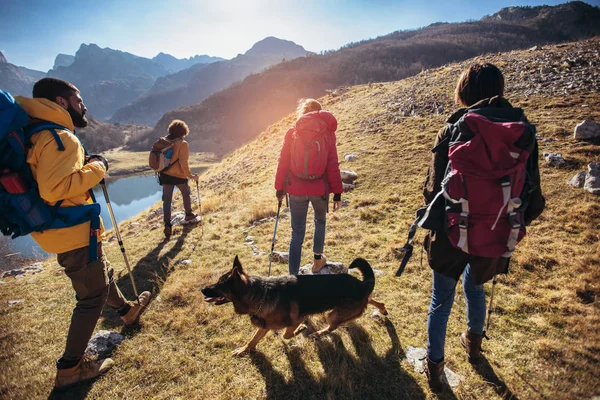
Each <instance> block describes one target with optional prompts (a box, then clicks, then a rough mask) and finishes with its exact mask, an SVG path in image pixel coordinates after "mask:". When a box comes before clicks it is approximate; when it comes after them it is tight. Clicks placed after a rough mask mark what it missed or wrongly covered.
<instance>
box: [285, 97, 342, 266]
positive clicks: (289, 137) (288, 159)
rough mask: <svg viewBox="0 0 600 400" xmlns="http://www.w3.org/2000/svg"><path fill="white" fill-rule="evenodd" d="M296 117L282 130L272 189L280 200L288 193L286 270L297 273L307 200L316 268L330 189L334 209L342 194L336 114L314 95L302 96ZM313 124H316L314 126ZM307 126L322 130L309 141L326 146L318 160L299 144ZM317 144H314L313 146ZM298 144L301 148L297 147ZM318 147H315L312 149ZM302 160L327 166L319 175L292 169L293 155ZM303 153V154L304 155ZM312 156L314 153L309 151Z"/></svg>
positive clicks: (321, 257)
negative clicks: (311, 212) (311, 216)
mask: <svg viewBox="0 0 600 400" xmlns="http://www.w3.org/2000/svg"><path fill="white" fill-rule="evenodd" d="M297 114H298V121H297V122H296V125H295V126H294V127H292V128H290V129H289V130H288V131H287V133H286V134H285V138H284V140H283V147H282V148H281V153H280V156H279V164H278V166H277V175H276V177H275V190H276V191H277V193H276V194H277V198H278V200H279V201H282V199H283V197H284V196H285V194H286V193H288V194H289V195H290V197H289V200H290V213H291V222H292V239H291V241H290V254H289V272H290V274H297V273H298V271H299V269H300V260H301V258H302V242H303V241H304V234H305V232H306V216H307V213H308V205H309V203H310V204H311V205H312V208H313V210H314V213H315V230H314V238H313V253H314V261H313V264H312V271H313V272H318V271H319V270H321V268H323V267H324V266H325V264H326V262H327V260H326V258H325V255H324V254H323V248H324V245H325V216H326V213H327V209H328V205H327V204H328V202H329V193H333V211H336V210H338V209H339V208H340V205H341V196H342V192H343V191H344V188H343V185H342V178H341V175H340V168H339V166H338V156H337V147H336V138H335V130H336V129H337V120H336V119H335V117H334V116H333V115H332V114H331V113H329V112H327V111H324V110H322V109H321V104H320V103H319V102H318V101H316V100H314V99H306V100H301V101H300V103H299V106H298V110H297ZM315 127H316V128H315ZM305 128H306V129H317V130H318V129H322V130H323V131H322V133H320V134H319V133H318V132H317V133H316V134H317V136H319V135H322V136H320V137H321V138H320V139H317V141H318V142H319V143H316V142H315V141H312V142H311V143H312V146H313V148H315V149H318V148H320V147H321V146H322V147H324V148H326V149H327V152H326V154H322V156H323V157H325V158H321V159H320V161H319V160H316V161H313V160H309V159H308V158H309V152H308V150H306V153H304V151H305V147H304V145H302V146H298V145H297V143H298V142H299V141H300V139H298V138H297V135H298V132H299V130H302V131H303V132H304V131H305ZM315 145H316V146H315ZM300 147H301V148H300ZM314 151H317V150H314ZM293 152H300V153H299V154H300V157H299V159H301V160H304V167H303V168H307V167H308V163H311V162H313V164H314V163H323V164H324V165H325V166H326V168H325V172H324V173H323V174H322V175H317V176H312V175H311V176H304V175H303V174H302V173H297V172H296V173H295V172H293V171H295V168H294V166H293V164H294V159H298V155H297V154H292V153H293ZM304 154H306V158H304ZM310 154H311V157H313V156H315V154H316V153H310Z"/></svg>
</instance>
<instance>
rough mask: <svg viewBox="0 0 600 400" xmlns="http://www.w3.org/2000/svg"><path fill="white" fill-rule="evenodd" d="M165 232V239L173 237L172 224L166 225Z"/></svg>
mask: <svg viewBox="0 0 600 400" xmlns="http://www.w3.org/2000/svg"><path fill="white" fill-rule="evenodd" d="M163 232H164V233H165V240H169V239H171V235H172V234H173V227H172V226H171V224H167V225H165V230H164V231H163Z"/></svg>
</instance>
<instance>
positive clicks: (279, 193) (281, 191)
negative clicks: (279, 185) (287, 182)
mask: <svg viewBox="0 0 600 400" xmlns="http://www.w3.org/2000/svg"><path fill="white" fill-rule="evenodd" d="M275 196H277V200H279V201H283V198H284V197H285V192H284V191H283V190H278V191H277V192H276V193H275Z"/></svg>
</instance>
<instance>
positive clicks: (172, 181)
mask: <svg viewBox="0 0 600 400" xmlns="http://www.w3.org/2000/svg"><path fill="white" fill-rule="evenodd" d="M168 131H169V135H168V136H165V137H161V138H160V139H158V141H157V142H156V143H155V144H154V146H152V152H151V153H150V166H152V167H153V168H154V169H155V171H157V172H159V177H158V179H159V182H160V184H161V185H162V188H163V196H162V200H163V216H164V221H165V230H164V233H165V239H166V240H169V239H170V238H171V234H172V233H173V227H172V225H171V202H172V201H173V191H174V190H175V186H177V188H178V189H179V191H180V192H181V197H182V198H183V208H184V210H185V220H186V221H195V220H197V219H198V216H197V215H196V214H194V213H193V212H192V200H191V197H190V185H189V184H188V179H189V178H191V179H193V180H194V181H196V182H198V175H194V174H192V171H191V170H190V166H189V163H188V162H189V158H190V149H189V145H188V142H186V141H185V140H184V139H183V138H184V137H186V136H187V135H188V134H189V133H190V129H189V128H188V126H187V124H186V123H185V122H183V121H180V120H178V119H175V120H173V121H172V122H171V124H170V125H169V128H168ZM157 153H158V157H157V159H158V161H155V162H153V154H157Z"/></svg>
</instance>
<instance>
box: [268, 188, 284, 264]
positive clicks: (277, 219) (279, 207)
mask: <svg viewBox="0 0 600 400" xmlns="http://www.w3.org/2000/svg"><path fill="white" fill-rule="evenodd" d="M281 202H282V200H281V199H279V203H278V205H277V217H276V218H275V230H274V231H273V239H272V240H271V254H270V255H269V275H268V276H271V263H272V262H273V250H275V235H277V225H278V224H279V211H281Z"/></svg>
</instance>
